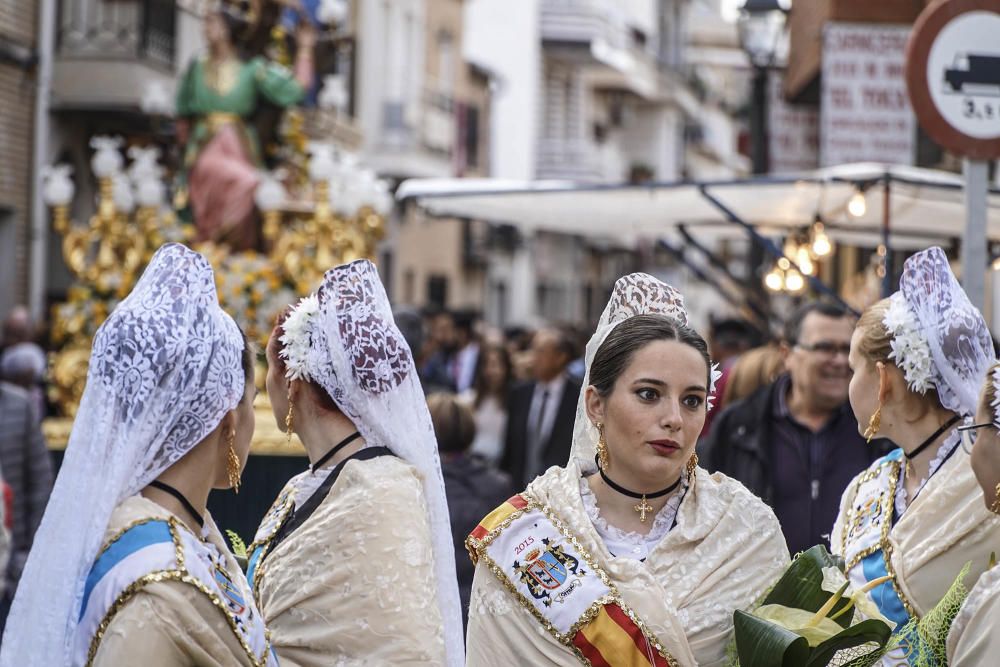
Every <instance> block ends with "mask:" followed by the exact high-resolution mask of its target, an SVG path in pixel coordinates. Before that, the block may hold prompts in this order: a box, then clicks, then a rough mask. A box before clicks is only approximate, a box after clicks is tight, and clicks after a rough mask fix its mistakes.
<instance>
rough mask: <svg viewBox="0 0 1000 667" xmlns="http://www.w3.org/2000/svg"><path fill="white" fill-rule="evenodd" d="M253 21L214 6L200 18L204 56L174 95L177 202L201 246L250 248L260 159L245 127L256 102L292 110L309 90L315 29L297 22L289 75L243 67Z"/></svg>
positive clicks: (260, 60)
mask: <svg viewBox="0 0 1000 667" xmlns="http://www.w3.org/2000/svg"><path fill="white" fill-rule="evenodd" d="M251 18H252V17H248V16H245V15H243V14H242V13H241V11H240V10H238V9H235V8H234V4H233V3H231V2H228V1H223V2H220V3H218V4H217V5H216V7H215V9H213V10H212V11H210V12H209V13H207V14H206V16H205V43H206V45H207V47H208V51H207V53H206V54H205V55H204V56H202V57H200V58H197V59H196V60H195V61H194V62H192V63H191V65H190V66H189V67H188V69H187V72H186V73H185V74H184V78H183V79H182V80H181V84H180V86H179V88H178V90H177V117H178V118H179V120H180V122H179V124H178V136H179V139H180V141H181V142H182V143H185V144H186V147H185V149H184V160H183V163H182V165H181V172H180V175H179V181H178V195H179V197H178V201H177V203H178V204H179V205H180V206H181V207H182V208H185V207H186V206H187V205H190V207H191V212H192V213H193V216H194V223H195V225H196V227H197V230H198V240H199V241H226V242H227V243H229V245H231V246H232V247H234V248H235V249H246V248H252V247H254V245H255V244H256V230H255V228H254V225H253V206H254V191H255V190H256V189H257V184H258V181H259V177H258V171H259V170H260V168H261V165H262V164H263V163H262V157H261V147H260V142H259V140H258V137H257V133H256V130H255V129H254V127H253V126H252V125H251V124H250V121H251V120H252V117H253V115H254V112H255V111H256V110H257V108H258V106H259V104H260V102H261V99H262V98H263V99H264V100H267V101H269V102H271V103H272V104H275V105H277V106H279V107H287V106H291V105H293V104H296V103H298V102H299V101H300V100H302V98H303V96H304V95H305V91H306V90H307V89H308V88H309V87H310V85H312V77H313V60H312V58H313V55H312V54H313V45H314V44H315V40H316V37H315V30H314V28H313V27H312V25H311V24H310V22H309V21H302V22H301V23H300V24H299V25H300V27H299V30H298V33H297V34H296V60H295V71H294V73H293V72H291V71H289V70H288V69H287V68H285V67H282V66H281V65H279V64H277V63H274V62H271V61H269V60H267V59H266V58H264V57H263V56H255V57H253V58H250V59H249V60H245V59H243V58H242V57H241V56H240V53H239V48H238V45H237V40H238V38H239V36H240V33H241V32H243V31H245V30H246V29H247V25H248V21H249V20H250V19H251Z"/></svg>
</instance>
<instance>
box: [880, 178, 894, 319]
mask: <svg viewBox="0 0 1000 667" xmlns="http://www.w3.org/2000/svg"><path fill="white" fill-rule="evenodd" d="M891 193H892V177H891V176H890V175H889V174H888V173H887V174H886V175H885V178H884V179H883V180H882V247H883V248H884V249H885V256H884V257H883V258H882V271H883V273H884V275H883V276H882V298H883V299H884V298H885V297H887V296H889V295H891V294H892V293H893V291H894V290H893V284H894V283H893V275H892V250H890V248H889V223H890V222H891V211H892V207H891V202H890V199H889V198H890V195H891Z"/></svg>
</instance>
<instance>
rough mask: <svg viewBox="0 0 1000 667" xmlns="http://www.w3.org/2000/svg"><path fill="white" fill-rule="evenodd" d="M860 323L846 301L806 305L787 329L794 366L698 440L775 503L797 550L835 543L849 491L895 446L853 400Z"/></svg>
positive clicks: (712, 464) (708, 456)
mask: <svg viewBox="0 0 1000 667" xmlns="http://www.w3.org/2000/svg"><path fill="white" fill-rule="evenodd" d="M854 324H855V321H854V318H853V317H850V316H849V314H848V313H847V312H846V311H845V310H844V309H842V308H840V307H838V306H834V305H831V304H825V303H809V304H806V305H805V306H803V307H802V308H800V309H799V311H798V312H796V313H795V315H794V316H793V317H792V319H791V320H790V321H789V323H788V328H787V331H786V334H785V337H786V343H785V344H784V345H783V349H784V351H785V355H786V356H785V368H786V371H787V372H786V373H785V374H784V375H782V376H780V377H779V378H778V379H777V380H776V381H775V382H774V383H773V384H770V385H767V386H765V387H762V388H761V389H759V390H757V391H756V392H755V393H753V394H751V395H750V396H748V397H746V398H745V399H743V400H742V401H739V402H737V403H734V404H732V405H731V406H729V407H728V408H727V409H726V410H725V411H723V412H722V414H720V415H719V416H718V417H717V418H716V419H715V422H714V423H713V425H712V430H711V432H710V433H709V434H708V437H707V438H706V439H704V440H703V441H702V442H701V443H699V445H698V452H699V456H700V458H701V459H702V465H704V466H705V467H706V468H708V469H709V470H712V471H716V470H717V471H720V472H722V473H724V474H726V475H728V476H730V477H733V478H735V479H738V480H739V481H741V482H742V483H743V484H744V485H745V486H746V487H747V488H748V489H750V490H751V491H752V492H753V493H755V494H757V495H758V496H760V497H761V498H762V499H764V501H765V502H767V503H768V504H769V505H770V506H771V507H772V508H773V509H774V513H775V515H776V516H777V517H778V521H780V522H781V528H782V531H783V532H784V534H785V540H786V541H787V542H788V550H789V551H790V552H791V553H793V554H795V553H798V552H799V551H804V550H806V549H808V548H809V547H811V546H813V545H815V544H825V545H827V547H829V542H830V539H829V534H830V530H831V529H832V528H833V522H834V520H835V519H836V517H837V512H838V511H839V508H840V498H841V495H842V494H843V492H844V489H846V488H847V485H848V484H849V483H850V482H851V480H852V479H853V478H854V476H855V475H857V474H858V473H859V472H861V471H862V470H864V469H865V468H867V467H868V466H869V465H870V464H871V463H872V462H873V461H874V460H876V459H877V458H879V457H880V456H882V455H883V454H885V453H886V452H887V451H888V447H887V444H888V443H886V442H885V441H874V442H872V443H871V444H868V443H866V442H865V441H864V439H863V438H862V437H861V435H860V434H859V433H858V423H857V420H856V419H855V418H854V413H853V412H852V411H851V407H850V405H849V403H848V400H847V388H848V385H849V384H850V381H851V370H850V367H849V366H848V364H847V355H848V352H849V351H850V346H851V335H852V333H853V331H854Z"/></svg>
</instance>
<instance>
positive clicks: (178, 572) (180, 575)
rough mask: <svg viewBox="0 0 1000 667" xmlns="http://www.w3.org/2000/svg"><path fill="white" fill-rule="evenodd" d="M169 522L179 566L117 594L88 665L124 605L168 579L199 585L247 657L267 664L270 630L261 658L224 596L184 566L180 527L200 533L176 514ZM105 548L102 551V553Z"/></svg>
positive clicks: (256, 664)
mask: <svg viewBox="0 0 1000 667" xmlns="http://www.w3.org/2000/svg"><path fill="white" fill-rule="evenodd" d="M162 520H163V519H162V518H159V517H154V518H149V519H144V520H140V521H137V522H135V523H134V524H132V525H131V526H130V528H134V527H135V526H136V525H140V524H143V523H148V522H149V521H162ZM166 521H167V523H168V524H169V526H170V535H171V539H172V540H173V542H174V549H175V558H176V559H177V561H178V562H177V567H176V568H174V569H170V570H157V571H155V572H150V573H148V574H146V575H144V576H142V577H140V578H139V579H136V580H135V581H133V582H132V583H131V584H129V585H128V586H127V587H126V588H125V590H123V591H122V592H121V593H120V594H119V595H118V597H117V598H116V599H115V601H114V603H112V605H111V607H109V609H108V611H107V613H106V614H105V615H104V618H102V619H101V622H100V624H99V625H98V626H97V631H96V632H95V633H94V636H93V638H92V639H91V640H90V648H89V650H88V652H87V663H86V667H91V666H92V665H93V663H94V659H95V658H96V657H97V651H98V650H99V649H100V645H101V641H103V639H104V633H105V632H107V629H108V627H109V626H110V625H111V622H112V621H114V619H115V617H116V616H117V615H118V614H119V613H120V612H121V610H122V609H124V608H125V606H126V605H127V604H128V603H129V602H130V601H131V600H132V598H133V597H134V596H135V595H136V594H137V593H139V592H140V591H142V589H143V588H145V587H146V586H148V585H150V584H155V583H160V582H166V581H177V582H180V583H184V584H189V585H191V586H193V587H194V588H196V589H197V590H199V591H200V592H201V593H203V594H204V595H205V596H206V597H208V599H209V600H210V601H211V602H212V604H213V605H215V607H216V608H218V609H219V611H221V612H222V614H223V616H224V617H225V619H226V621H228V623H229V627H230V629H231V630H232V631H233V634H234V635H235V636H236V639H237V640H238V641H239V643H240V646H241V647H242V648H243V651H244V652H245V653H246V656H247V658H248V659H249V660H250V664H251V665H252V666H253V667H266V665H267V658H268V654H269V653H270V652H271V636H270V633H269V632H267V631H265V632H264V639H265V641H264V650H263V651H262V653H261V655H260V656H259V657H258V656H257V655H255V654H254V652H253V649H252V648H251V647H250V645H249V644H248V643H247V641H246V638H245V637H243V635H242V634H241V633H240V630H239V626H238V624H237V620H236V618H235V617H234V616H233V614H232V612H230V611H229V608H228V606H227V605H226V603H225V602H223V601H222V599H221V598H220V597H219V596H218V595H216V593H215V592H214V591H212V590H211V589H210V588H208V587H207V586H206V585H205V584H204V583H202V582H201V581H200V580H199V579H197V578H195V577H194V576H192V575H191V573H190V572H188V570H187V568H186V567H184V548H183V544H182V542H181V539H180V533H179V531H180V530H181V529H183V530H187V532H188V533H190V534H191V535H192V536H194V537H195V538H196V539H200V538H198V536H197V535H195V534H194V533H193V532H191V531H190V530H188V529H187V528H185V527H182V526H180V525H179V523H178V522H177V520H176V519H175V518H174V517H170V518H168V519H166ZM123 534H124V531H122V532H120V533H118V534H117V535H116V538H115V539H116V540H117V539H118V538H120V537H121V536H122V535H123ZM113 543H114V540H112V541H111V542H109V543H108V545H107V546H106V547H105V549H104V550H106V549H107V547H108V546H110V545H111V544H113ZM104 550H102V553H103V551H104Z"/></svg>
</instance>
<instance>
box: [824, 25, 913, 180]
mask: <svg viewBox="0 0 1000 667" xmlns="http://www.w3.org/2000/svg"><path fill="white" fill-rule="evenodd" d="M909 34H910V26H894V25H874V24H872V25H870V24H861V23H828V24H827V26H826V28H825V29H824V31H823V75H822V104H821V106H820V161H821V165H822V166H824V167H826V166H831V165H835V164H842V163H845V162H864V161H874V162H890V163H896V164H913V159H914V146H915V143H916V136H915V133H916V119H915V117H914V115H913V111H912V110H911V108H910V101H909V97H908V95H907V92H906V78H905V76H904V74H905V64H906V60H905V59H906V56H905V53H906V41H907V38H908V37H909Z"/></svg>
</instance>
